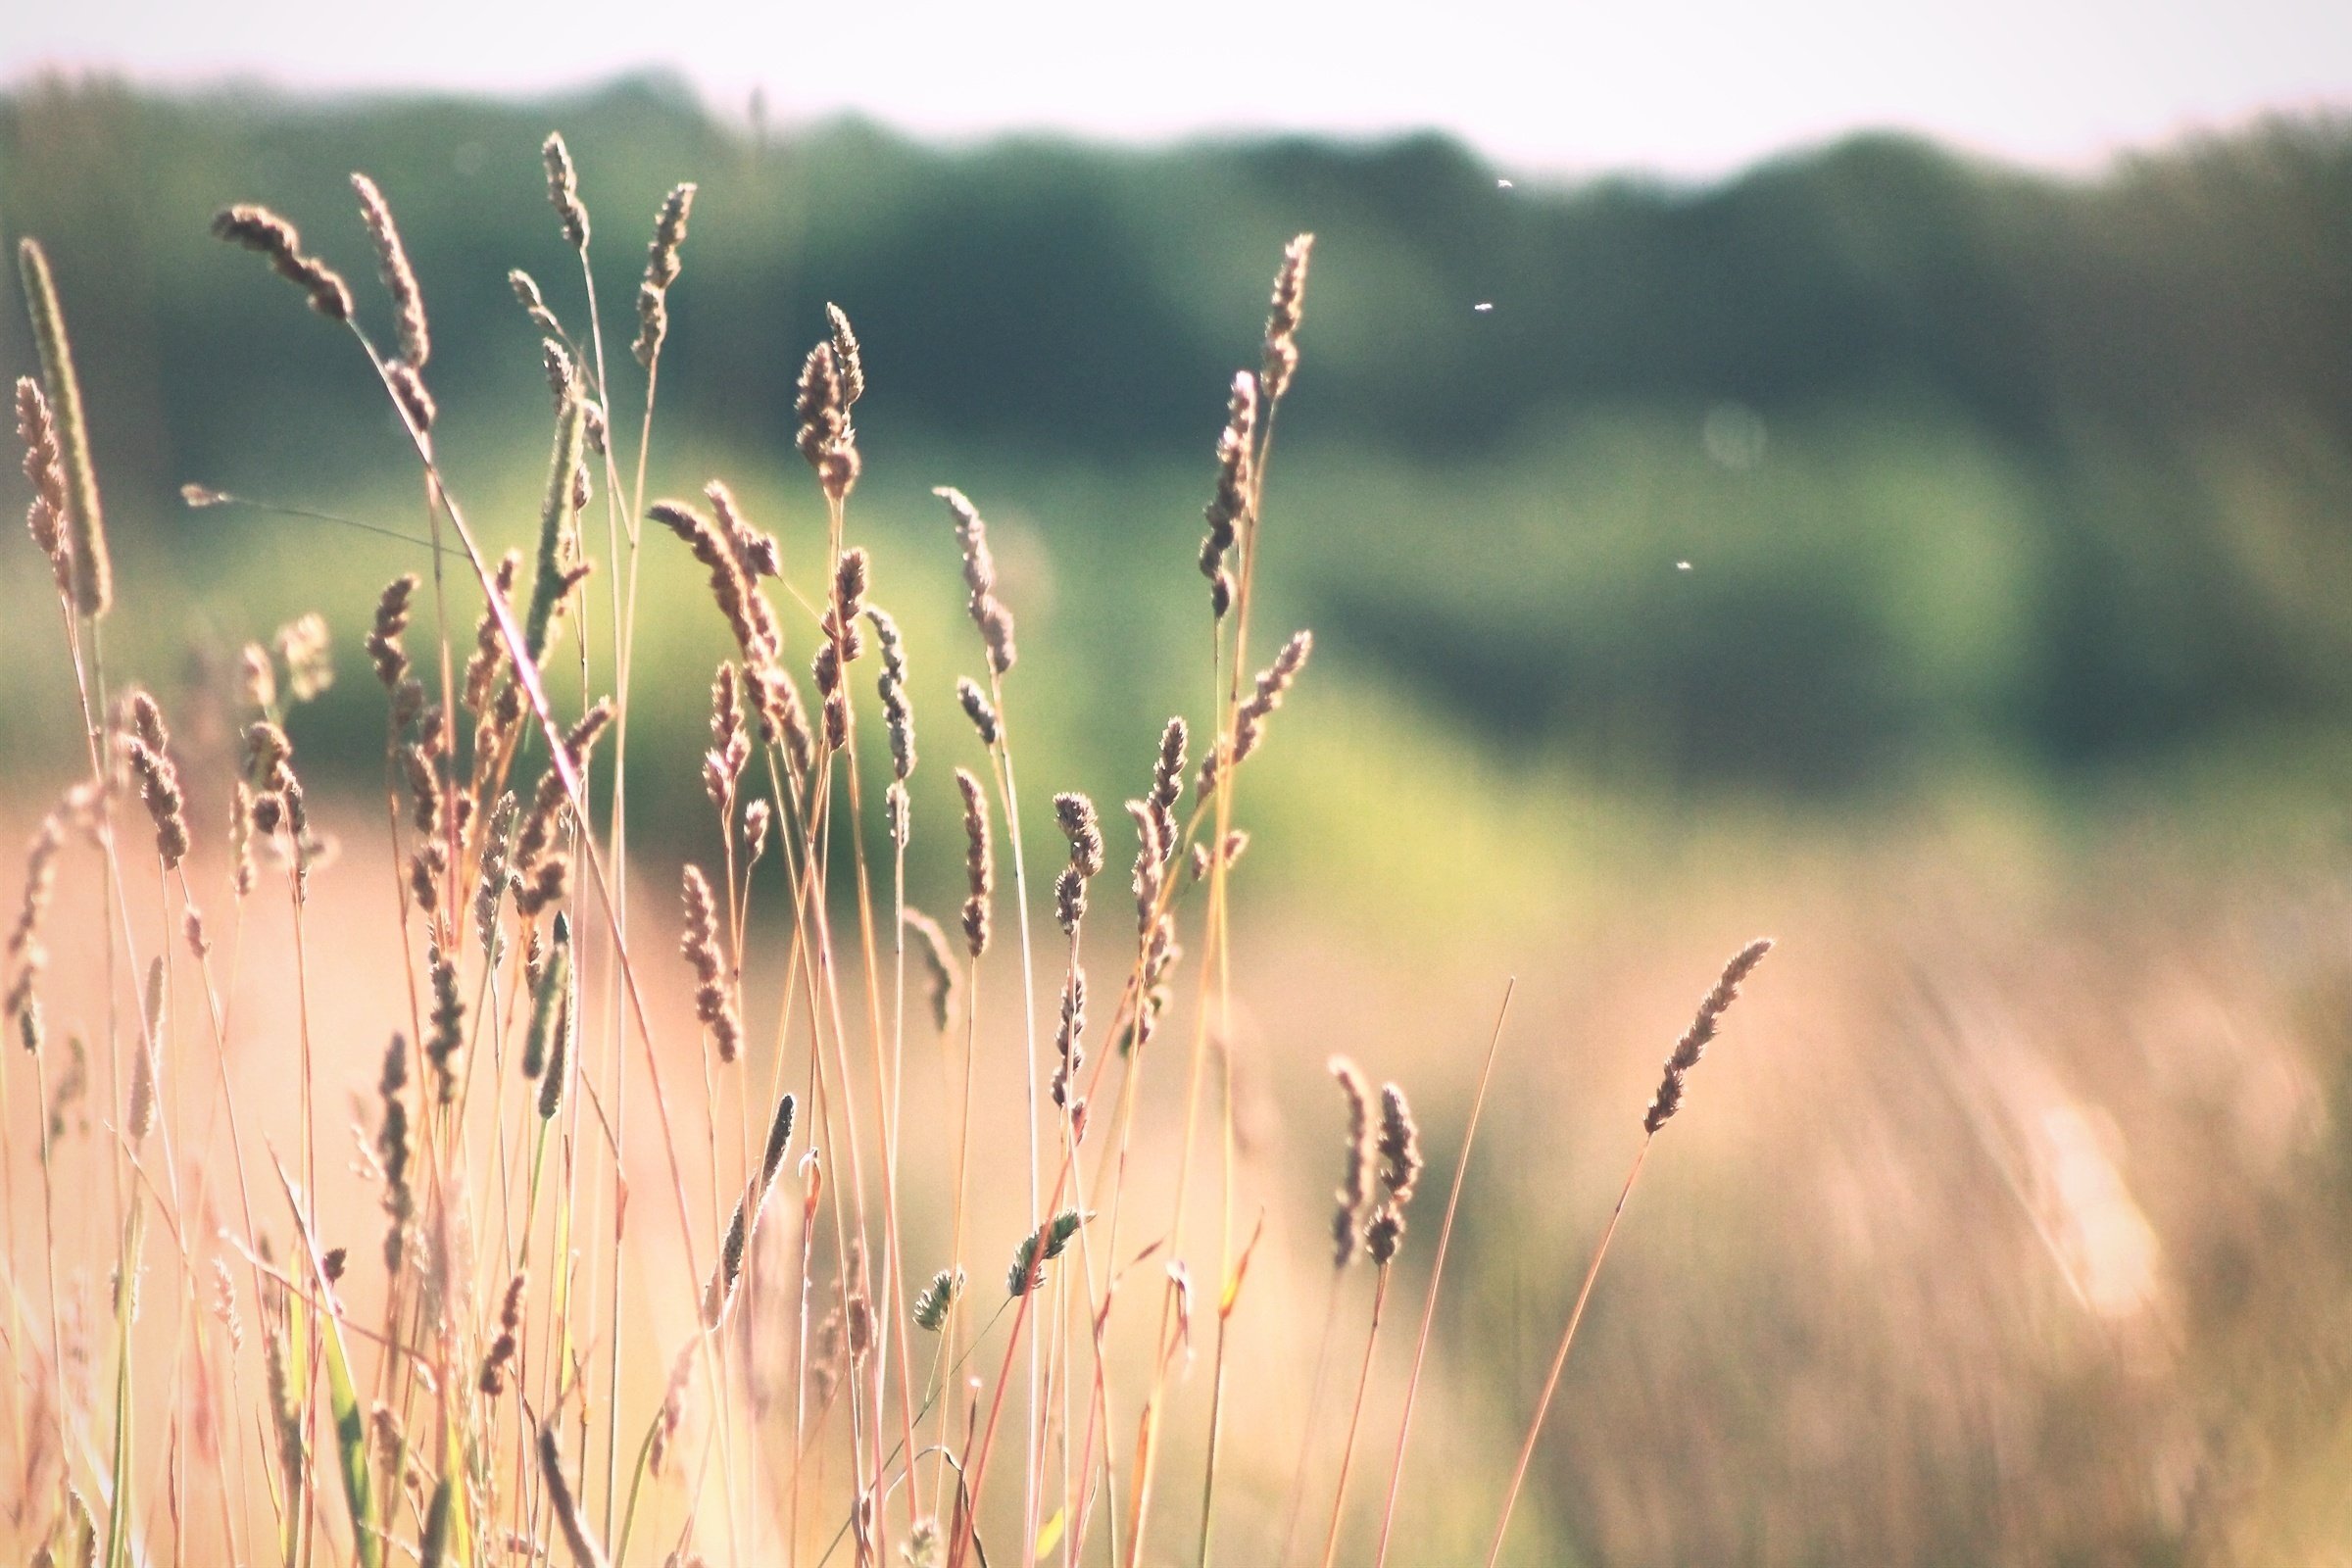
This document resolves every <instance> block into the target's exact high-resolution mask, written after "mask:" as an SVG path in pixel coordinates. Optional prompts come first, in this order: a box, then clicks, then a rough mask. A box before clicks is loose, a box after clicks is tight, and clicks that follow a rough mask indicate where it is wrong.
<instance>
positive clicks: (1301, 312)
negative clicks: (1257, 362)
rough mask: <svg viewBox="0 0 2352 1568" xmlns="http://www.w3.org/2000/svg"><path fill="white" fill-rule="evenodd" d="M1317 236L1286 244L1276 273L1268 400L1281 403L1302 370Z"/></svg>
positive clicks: (1262, 376) (1269, 325)
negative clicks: (1310, 263) (1302, 326)
mask: <svg viewBox="0 0 2352 1568" xmlns="http://www.w3.org/2000/svg"><path fill="white" fill-rule="evenodd" d="M1314 247H1315V236H1314V235H1312V234H1301V235H1299V237H1298V238H1297V239H1295V240H1293V241H1291V242H1290V244H1288V245H1286V246H1285V247H1283V252H1282V266H1281V268H1280V269H1279V270H1276V272H1275V273H1274V302H1273V305H1272V306H1271V308H1269V309H1268V311H1267V313H1266V360H1265V368H1264V369H1263V370H1261V371H1259V372H1258V379H1259V380H1261V381H1262V382H1264V383H1265V394H1266V400H1267V401H1268V402H1270V403H1271V402H1280V401H1281V399H1282V395H1283V393H1285V392H1286V391H1288V390H1290V385H1291V377H1292V376H1294V375H1296V374H1297V373H1298V371H1299V323H1300V322H1301V321H1303V320H1304V319H1306V264H1307V258H1308V257H1309V256H1310V255H1311V254H1312V253H1313V251H1314Z"/></svg>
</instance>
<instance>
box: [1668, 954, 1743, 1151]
mask: <svg viewBox="0 0 2352 1568" xmlns="http://www.w3.org/2000/svg"><path fill="white" fill-rule="evenodd" d="M1771 951H1772V939H1771V938H1770V937H1758V938H1757V939H1756V940H1755V941H1753V942H1750V943H1749V944H1748V945H1747V946H1746V947H1744V948H1741V949H1740V951H1739V952H1738V953H1736V954H1734V955H1732V961H1731V962H1729V963H1727V964H1725V965H1724V966H1723V974H1722V976H1721V977H1720V978H1718V979H1717V980H1716V982H1715V988H1714V989H1713V990H1712V991H1709V992H1708V993H1707V994H1706V996H1705V997H1704V998H1702V999H1700V1001H1699V1004H1698V1013H1697V1015H1696V1016H1695V1017H1693V1018H1692V1019H1691V1027H1690V1028H1689V1029H1687V1030H1685V1031H1684V1033H1683V1037H1682V1039H1680V1040H1678V1041H1676V1042H1675V1045H1674V1052H1673V1054H1671V1055H1669V1056H1668V1057H1667V1058H1666V1070H1665V1074H1664V1076H1663V1077H1662V1078H1661V1079H1660V1080H1659V1082H1658V1092H1657V1095H1656V1097H1655V1098H1654V1099H1652V1100H1651V1101H1650V1103H1649V1109H1648V1110H1647V1111H1645V1112H1643V1114H1642V1131H1643V1132H1646V1133H1655V1132H1656V1131H1657V1130H1658V1129H1659V1128H1661V1127H1663V1126H1665V1125H1666V1123H1667V1121H1668V1120H1669V1119H1670V1118H1672V1117H1673V1115H1674V1113H1675V1111H1676V1110H1678V1109H1679V1108H1681V1106H1682V1103H1683V1080H1684V1078H1685V1076H1686V1075H1687V1074H1689V1072H1690V1071H1691V1068H1693V1067H1695V1066H1697V1065H1698V1059H1699V1057H1700V1056H1702V1055H1704V1054H1706V1049H1707V1044H1708V1042H1709V1041H1711V1040H1713V1039H1714V1038H1715V1031H1716V1029H1717V1028H1718V1027H1720V1026H1721V1024H1722V1022H1723V1015H1724V1013H1725V1012H1726V1011H1727V1010H1728V1009H1729V1008H1730V1007H1731V1005H1732V1004H1733V1003H1734V1002H1735V1001H1737V1000H1738V999H1739V996H1740V984H1741V983H1742V982H1743V981H1745V980H1746V979H1747V977H1748V976H1749V975H1750V974H1751V973H1753V972H1754V971H1755V967H1756V965H1757V964H1759V963H1762V962H1763V961H1764V955H1766V954H1767V953H1770V952H1771Z"/></svg>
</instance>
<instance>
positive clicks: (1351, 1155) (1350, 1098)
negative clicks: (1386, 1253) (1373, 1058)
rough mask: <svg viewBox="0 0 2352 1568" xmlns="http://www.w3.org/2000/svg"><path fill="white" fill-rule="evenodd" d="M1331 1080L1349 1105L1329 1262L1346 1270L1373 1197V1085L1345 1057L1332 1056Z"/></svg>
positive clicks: (1353, 1253)
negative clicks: (1344, 1162)
mask: <svg viewBox="0 0 2352 1568" xmlns="http://www.w3.org/2000/svg"><path fill="white" fill-rule="evenodd" d="M1329 1067H1330V1070H1331V1076H1332V1077H1333V1078H1334V1079H1335V1080H1337V1082H1338V1083H1339V1086H1340V1094H1341V1096H1342V1098H1344V1099H1345V1100H1346V1101H1347V1103H1348V1143H1347V1153H1348V1158H1347V1162H1346V1164H1345V1165H1344V1166H1343V1167H1342V1174H1341V1180H1340V1187H1339V1191H1338V1192H1337V1193H1336V1194H1334V1195H1333V1196H1334V1198H1335V1200H1336V1202H1337V1206H1336V1208H1335V1209H1334V1211H1333V1213H1332V1217H1331V1241H1332V1256H1331V1261H1332V1264H1333V1266H1334V1267H1338V1268H1345V1267H1347V1266H1348V1260H1349V1259H1351V1258H1353V1257H1354V1256H1355V1248H1356V1242H1357V1238H1358V1227H1359V1226H1360V1224H1361V1222H1362V1216H1363V1212H1364V1204H1365V1202H1366V1201H1368V1200H1369V1199H1370V1198H1371V1196H1372V1164H1373V1160H1374V1158H1375V1157H1376V1154H1377V1150H1376V1148H1375V1144H1374V1138H1373V1132H1372V1085H1371V1083H1370V1082H1369V1081H1368V1080H1367V1079H1366V1078H1365V1077H1364V1075H1363V1071H1362V1069H1360V1068H1358V1067H1357V1066H1356V1064H1355V1063H1354V1062H1352V1061H1350V1060H1348V1058H1347V1057H1346V1056H1334V1057H1332V1058H1331V1061H1330V1063H1329Z"/></svg>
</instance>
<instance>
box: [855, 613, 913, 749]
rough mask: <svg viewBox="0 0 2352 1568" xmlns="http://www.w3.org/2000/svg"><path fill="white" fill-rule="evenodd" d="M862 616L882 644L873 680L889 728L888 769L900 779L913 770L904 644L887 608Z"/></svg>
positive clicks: (897, 624) (911, 733)
mask: <svg viewBox="0 0 2352 1568" xmlns="http://www.w3.org/2000/svg"><path fill="white" fill-rule="evenodd" d="M865 618H866V620H867V621H868V622H870V623H871V624H872V626H873V628H874V640H875V641H876V642H877V643H879V644H880V645H881V647H882V678H881V679H880V680H878V681H877V682H875V689H876V690H877V691H878V692H880V693H881V696H882V718H883V722H884V723H885V724H886V725H887V726H888V728H889V731H890V768H891V773H892V775H893V776H894V777H896V778H898V779H900V780H901V781H902V782H903V781H905V779H906V778H907V775H908V774H910V773H912V772H913V771H914V711H913V710H912V709H911V708H909V707H908V706H907V645H906V643H905V642H904V641H903V640H902V639H901V638H900V636H899V623H898V622H897V621H895V620H893V619H891V617H890V614H889V613H888V612H887V611H884V610H882V609H880V608H878V607H877V608H873V609H869V610H867V611H866V613H865Z"/></svg>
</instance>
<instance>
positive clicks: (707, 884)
mask: <svg viewBox="0 0 2352 1568" xmlns="http://www.w3.org/2000/svg"><path fill="white" fill-rule="evenodd" d="M683 884H684V894H683V901H684V905H685V909H686V934H685V936H684V937H683V938H682V939H681V940H680V942H679V944H678V951H679V952H681V953H682V954H684V955H685V956H686V962H687V964H688V965H689V966H690V967H691V968H692V969H693V970H694V977H695V981H696V987H695V993H694V1009H695V1016H696V1017H698V1018H700V1019H702V1021H703V1022H704V1024H706V1025H707V1026H708V1027H709V1028H710V1030H711V1043H712V1044H713V1045H715V1046H716V1047H717V1048H718V1059H719V1060H721V1061H726V1062H731V1061H733V1060H734V1059H735V1057H736V1055H737V1054H739V1053H741V1051H742V1050H743V1021H742V1019H741V1018H740V1017H739V1016H738V1015H737V1014H736V1011H735V999H734V997H733V995H732V994H731V993H730V990H729V987H728V984H727V971H726V965H725V963H724V962H723V961H722V960H721V959H720V957H719V952H718V912H717V907H716V905H715V903H714V901H713V900H712V898H711V881H710V878H708V877H706V876H704V875H703V868H702V867H701V866H699V865H693V864H689V865H688V866H687V867H686V869H685V872H684V874H683Z"/></svg>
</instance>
